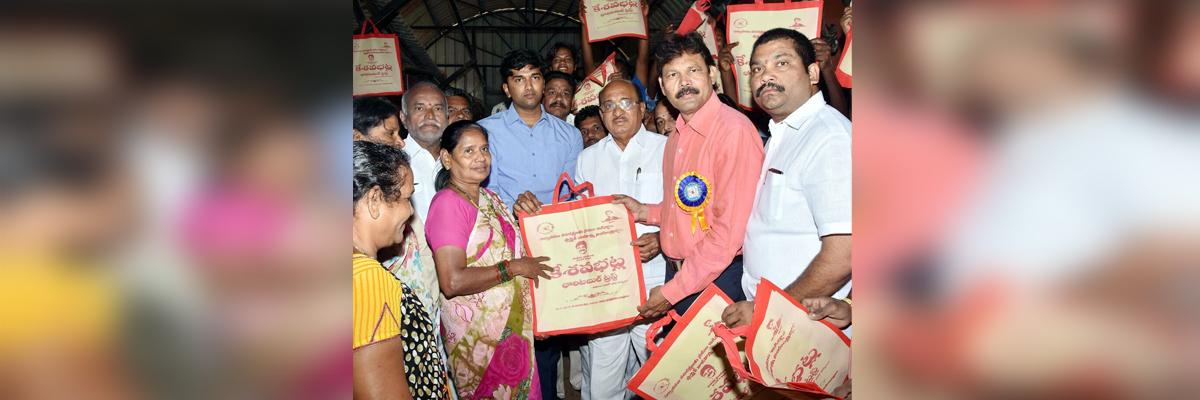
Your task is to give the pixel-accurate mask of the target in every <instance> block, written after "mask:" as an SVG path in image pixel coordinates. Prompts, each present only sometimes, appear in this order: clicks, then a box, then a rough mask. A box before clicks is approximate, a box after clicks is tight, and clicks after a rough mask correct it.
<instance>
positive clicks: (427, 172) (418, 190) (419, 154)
mask: <svg viewBox="0 0 1200 400" xmlns="http://www.w3.org/2000/svg"><path fill="white" fill-rule="evenodd" d="M404 152H405V153H408V158H409V161H408V163H409V165H411V166H412V170H413V184H414V186H413V195H412V199H413V208H415V209H416V212H417V215H418V216H420V217H421V220H422V221H424V220H425V218H426V217H427V216H428V215H429V204H430V203H432V202H433V195H435V194H437V189H436V188H434V187H433V182H434V180H435V179H437V174H438V171H440V170H441V169H442V164H441V163H439V162H438V159H437V157H436V156H434V155H433V154H430V153H429V151H428V150H425V148H424V147H421V145H420V144H419V143H417V141H416V140H415V139H413V137H412V135H411V134H409V135H408V138H407V139H404Z"/></svg>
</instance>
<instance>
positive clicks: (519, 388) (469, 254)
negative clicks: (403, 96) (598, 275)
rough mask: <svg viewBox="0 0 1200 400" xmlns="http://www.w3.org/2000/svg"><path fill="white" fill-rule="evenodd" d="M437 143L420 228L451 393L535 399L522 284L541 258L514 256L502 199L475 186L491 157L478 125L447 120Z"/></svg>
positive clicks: (526, 289)
mask: <svg viewBox="0 0 1200 400" xmlns="http://www.w3.org/2000/svg"><path fill="white" fill-rule="evenodd" d="M441 144H442V151H441V162H442V168H443V169H442V171H441V172H439V173H438V179H437V186H438V189H439V192H438V193H437V195H435V196H434V197H433V202H432V204H431V205H430V207H429V218H428V221H427V222H426V224H425V232H426V236H427V238H428V240H429V247H430V248H431V249H433V252H434V256H433V258H434V264H435V265H436V266H437V273H438V282H439V284H440V286H441V288H442V293H443V295H444V296H445V298H446V300H445V301H444V303H443V305H442V327H443V332H445V335H446V337H445V339H446V340H445V343H446V352H447V353H449V361H450V363H449V367H450V370H451V371H452V376H453V380H454V385H455V387H456V388H457V391H458V394H459V398H461V399H463V400H473V399H485V398H495V399H541V393H540V392H541V390H540V389H539V386H538V381H537V369H536V366H535V365H534V358H533V311H532V307H533V303H532V300H531V299H530V297H529V296H530V286H529V285H530V284H531V282H530V280H532V281H534V282H536V281H537V279H538V277H541V278H546V279H548V278H549V275H548V272H549V271H550V268H549V267H547V266H546V265H545V264H543V262H545V261H547V260H548V259H547V258H546V257H536V258H531V257H523V258H517V256H518V255H519V254H520V252H521V249H522V246H521V243H520V238H519V236H518V235H517V234H516V229H515V226H516V224H515V222H514V221H513V219H512V216H510V215H509V214H508V213H507V212H506V210H508V207H507V206H505V204H504V203H503V202H502V201H501V200H500V197H499V196H497V195H496V194H495V193H493V192H491V191H490V190H487V189H485V188H483V187H481V186H480V185H481V183H482V182H483V181H484V180H485V179H487V177H488V173H489V172H490V171H491V163H492V156H491V154H490V153H489V152H488V141H487V132H486V131H485V130H484V129H483V127H481V126H479V125H478V124H476V123H474V122H471V121H459V122H455V123H453V124H450V126H448V127H446V131H445V133H444V134H443V135H442V143H441Z"/></svg>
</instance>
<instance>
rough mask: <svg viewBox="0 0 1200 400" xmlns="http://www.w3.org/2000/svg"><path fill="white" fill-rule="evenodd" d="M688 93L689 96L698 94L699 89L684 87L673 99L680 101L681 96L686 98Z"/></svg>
mask: <svg viewBox="0 0 1200 400" xmlns="http://www.w3.org/2000/svg"><path fill="white" fill-rule="evenodd" d="M689 93H690V94H700V89H696V88H695V87H692V86H684V87H683V89H679V93H675V98H676V99H682V98H683V96H686V95H688V94H689Z"/></svg>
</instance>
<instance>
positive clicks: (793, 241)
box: [742, 92, 852, 299]
mask: <svg viewBox="0 0 1200 400" xmlns="http://www.w3.org/2000/svg"><path fill="white" fill-rule="evenodd" d="M768 127H769V128H770V130H771V140H770V141H769V142H767V150H766V158H765V159H764V161H763V167H762V172H761V173H760V175H759V180H758V184H759V187H758V194H757V195H756V197H755V199H754V208H753V210H752V211H751V212H750V222H749V223H747V224H746V240H745V243H744V244H743V248H742V254H743V263H744V264H743V267H744V273H743V274H742V290H744V291H745V292H746V298H747V299H753V298H754V295H755V290H757V288H758V282H759V280H760V279H762V278H767V279H769V280H770V281H771V282H772V283H774V284H776V285H778V286H779V287H787V286H788V285H790V284H791V283H792V282H794V281H795V280H796V279H797V278H799V277H800V274H801V273H802V272H804V270H805V269H806V268H808V264H809V263H810V262H812V260H813V258H814V257H816V255H817V253H818V252H820V251H821V237H822V236H826V235H832V234H849V233H850V226H851V225H850V214H851V204H852V203H851V192H852V190H851V184H850V183H851V179H850V177H851V163H850V121H849V120H847V119H846V117H843V116H842V114H841V113H839V112H838V111H837V110H835V109H834V108H833V107H830V106H829V105H828V104H826V103H825V98H824V96H822V95H821V92H817V93H816V94H814V95H813V96H812V97H810V98H809V99H808V101H806V102H805V103H804V104H803V105H801V106H800V108H797V109H796V111H793V112H792V114H791V115H788V117H787V118H785V119H784V120H783V121H780V122H778V123H776V122H774V121H771V122H770V123H769V124H768ZM849 291H850V284H846V286H844V287H842V289H840V290H838V292H837V293H836V294H835V297H845V295H846V294H847V293H849Z"/></svg>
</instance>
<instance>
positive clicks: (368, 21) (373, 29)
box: [358, 18, 379, 35]
mask: <svg viewBox="0 0 1200 400" xmlns="http://www.w3.org/2000/svg"><path fill="white" fill-rule="evenodd" d="M368 24H370V25H371V33H379V27H377V26H375V21H372V20H371V19H370V18H367V19H364V20H363V24H362V30H360V31H358V34H359V35H366V34H367V25H368Z"/></svg>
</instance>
